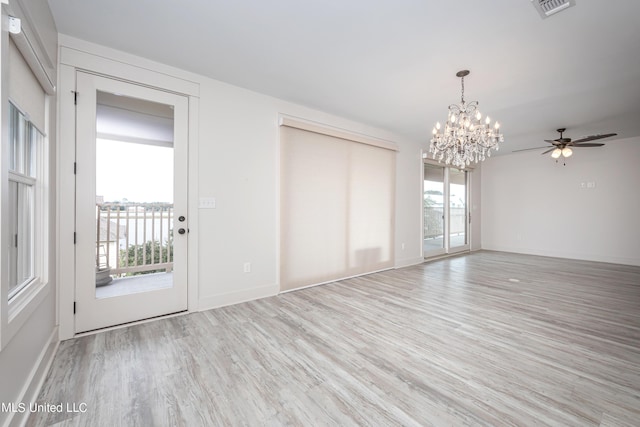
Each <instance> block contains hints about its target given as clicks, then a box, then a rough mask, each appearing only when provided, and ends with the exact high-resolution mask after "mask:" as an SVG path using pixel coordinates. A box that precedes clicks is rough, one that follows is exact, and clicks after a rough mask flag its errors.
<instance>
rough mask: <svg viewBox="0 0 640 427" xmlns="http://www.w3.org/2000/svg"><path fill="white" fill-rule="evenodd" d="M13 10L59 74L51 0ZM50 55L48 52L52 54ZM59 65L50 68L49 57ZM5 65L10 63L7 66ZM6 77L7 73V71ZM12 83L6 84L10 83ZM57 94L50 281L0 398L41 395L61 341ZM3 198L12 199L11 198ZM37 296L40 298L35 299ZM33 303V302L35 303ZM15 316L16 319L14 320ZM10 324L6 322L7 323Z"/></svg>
mask: <svg viewBox="0 0 640 427" xmlns="http://www.w3.org/2000/svg"><path fill="white" fill-rule="evenodd" d="M9 7H11V10H9V13H11V14H13V15H14V16H18V17H19V18H21V19H22V22H23V25H24V27H25V28H26V29H27V30H29V31H30V36H31V37H34V38H36V37H37V38H39V39H40V40H42V41H43V45H42V46H43V48H44V51H41V50H40V47H39V46H35V49H36V51H37V53H38V55H41V56H40V59H41V60H42V61H44V63H45V64H47V65H46V66H47V68H48V71H49V72H51V74H52V77H53V78H54V80H55V69H54V68H55V64H56V61H57V30H56V28H55V24H54V22H53V17H52V16H51V12H50V11H49V8H48V6H47V2H46V1H37V2H36V1H23V0H14V1H12V2H11V4H10V6H9ZM46 56H48V58H46ZM49 60H50V63H51V65H52V67H53V68H51V69H49V67H48V61H49ZM3 69H4V66H3ZM3 78H4V76H3ZM5 88H6V86H3V89H5ZM55 106H56V99H55V97H51V98H50V104H49V107H50V108H49V122H50V123H51V124H50V127H49V129H47V134H48V141H47V143H48V146H49V147H48V148H49V157H50V163H49V165H48V167H49V170H48V172H49V175H48V176H49V184H50V186H49V187H48V188H47V190H48V191H49V200H50V204H49V212H50V215H49V217H48V218H47V219H46V220H47V221H48V223H49V231H50V232H49V236H48V244H49V245H48V248H49V249H48V252H49V263H48V265H47V266H45V269H47V270H48V271H47V272H46V275H47V277H48V283H49V285H48V287H47V288H46V289H45V291H44V292H42V295H43V297H42V298H38V299H37V300H34V301H32V303H30V304H29V306H28V307H27V308H25V310H26V311H25V313H26V312H30V315H29V317H28V318H26V320H24V321H23V323H21V326H20V329H19V330H18V331H17V332H16V333H15V335H14V336H13V337H12V338H11V339H10V341H9V342H8V343H7V345H6V346H4V348H2V351H0V402H3V403H11V402H13V403H17V402H27V403H28V402H31V401H34V400H35V398H36V397H37V396H36V394H37V392H38V388H39V386H40V382H41V381H42V380H43V379H44V376H45V375H46V373H47V368H48V363H49V362H50V360H51V357H52V356H53V354H54V349H55V347H56V345H57V342H58V336H57V328H56V324H57V322H56V268H55V267H56V251H55V247H56V238H55V231H56V227H55V219H56V216H55V212H56V204H55V200H56V195H55V177H56V169H55V166H56V165H55V159H56V126H55V123H56V107H55ZM2 203H3V204H4V203H6V201H5V200H3V201H2ZM34 302H35V304H34ZM32 305H33V306H32ZM14 321H15V320H14ZM4 326H6V325H4ZM27 415H28V414H12V413H7V412H0V425H19V424H20V423H22V422H24V420H25V419H26V416H27Z"/></svg>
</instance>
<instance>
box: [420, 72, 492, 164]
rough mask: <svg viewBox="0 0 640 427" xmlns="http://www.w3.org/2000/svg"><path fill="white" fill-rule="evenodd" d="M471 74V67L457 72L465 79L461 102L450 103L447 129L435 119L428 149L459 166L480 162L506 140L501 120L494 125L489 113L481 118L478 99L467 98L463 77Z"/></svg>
mask: <svg viewBox="0 0 640 427" xmlns="http://www.w3.org/2000/svg"><path fill="white" fill-rule="evenodd" d="M468 75H469V70H462V71H458V72H457V73H456V76H457V77H460V79H461V82H462V97H461V100H460V101H461V102H460V104H451V105H449V116H448V117H447V122H446V123H445V125H444V129H442V126H440V122H437V123H436V126H435V127H434V128H433V138H431V144H430V146H429V152H430V153H432V155H433V158H434V159H436V160H438V161H439V162H443V161H444V163H446V164H448V165H454V166H455V167H457V168H459V169H463V168H464V167H465V166H468V165H469V164H470V163H471V162H472V161H473V162H475V163H478V161H482V160H484V159H485V158H486V157H490V156H491V150H492V149H495V150H496V151H497V150H498V149H499V148H500V147H499V145H498V143H500V142H504V136H503V135H502V134H501V133H500V124H499V123H498V122H495V124H494V125H493V126H491V119H490V118H489V116H487V117H486V118H485V119H484V121H483V120H482V114H481V113H480V110H478V101H471V102H469V103H467V102H465V100H464V78H465V77H466V76H468Z"/></svg>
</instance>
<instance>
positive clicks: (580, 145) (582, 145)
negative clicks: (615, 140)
mask: <svg viewBox="0 0 640 427" xmlns="http://www.w3.org/2000/svg"><path fill="white" fill-rule="evenodd" d="M603 145H604V144H602V143H599V142H589V143H587V144H571V146H572V147H602V146H603Z"/></svg>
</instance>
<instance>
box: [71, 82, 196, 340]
mask: <svg viewBox="0 0 640 427" xmlns="http://www.w3.org/2000/svg"><path fill="white" fill-rule="evenodd" d="M76 91H77V101H76V209H75V212H76V245H75V251H76V253H75V269H76V279H75V292H76V297H75V332H76V333H79V332H85V331H90V330H94V329H99V328H105V327H109V326H114V325H119V324H123V323H128V322H133V321H136V320H141V319H147V318H151V317H156V316H161V315H165V314H170V313H176V312H180V311H184V310H186V309H187V239H188V213H187V148H188V99H187V97H185V96H182V95H178V94H175V93H170V92H165V91H162V90H158V89H152V88H149V87H145V86H141V85H137V84H132V83H127V82H123V81H119V80H115V79H110V78H106V77H102V76H97V75H94V74H90V73H86V72H78V73H77V87H76Z"/></svg>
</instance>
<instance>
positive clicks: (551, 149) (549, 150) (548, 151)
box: [540, 147, 556, 156]
mask: <svg viewBox="0 0 640 427" xmlns="http://www.w3.org/2000/svg"><path fill="white" fill-rule="evenodd" d="M555 149H556V147H553V148H549V149H548V150H547V151H545V152H544V153H540V155H542V156H544V155H545V154H547V153H550V152H552V151H553V150H555Z"/></svg>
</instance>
